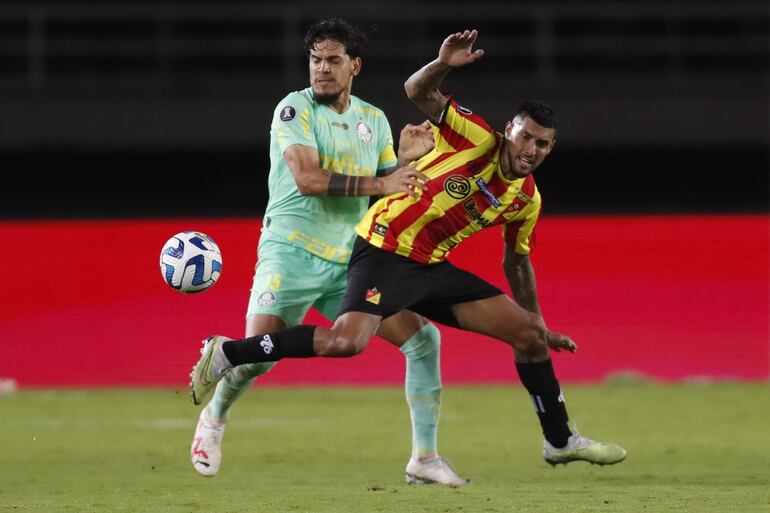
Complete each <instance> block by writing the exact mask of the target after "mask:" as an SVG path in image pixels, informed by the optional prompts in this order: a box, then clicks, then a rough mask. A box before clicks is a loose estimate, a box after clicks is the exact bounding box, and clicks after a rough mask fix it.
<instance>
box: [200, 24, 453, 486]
mask: <svg viewBox="0 0 770 513" xmlns="http://www.w3.org/2000/svg"><path fill="white" fill-rule="evenodd" d="M364 39H365V37H364V34H363V33H362V32H361V31H360V30H359V29H358V28H357V27H355V26H353V25H351V24H350V23H348V22H346V21H345V20H341V19H339V18H331V19H328V20H322V21H320V22H318V23H316V24H314V25H313V26H312V27H310V29H309V30H308V32H307V34H306V36H305V40H304V47H305V51H306V52H307V56H308V67H309V75H310V87H307V88H306V89H303V90H301V91H295V92H292V93H289V94H288V95H287V96H286V97H285V98H283V99H282V100H281V101H280V102H279V103H278V105H277V106H276V108H275V113H274V116H273V121H272V124H271V129H270V163H271V166H270V173H269V176H268V189H269V192H270V199H269V201H268V205H267V209H266V211H265V218H264V223H263V228H262V235H261V237H260V240H259V248H258V254H259V258H258V262H257V267H256V271H255V274H254V280H253V286H252V291H251V297H250V299H249V305H248V309H247V316H246V336H253V335H255V334H258V333H265V332H268V331H277V330H280V329H283V328H287V327H288V328H290V327H292V326H297V325H298V324H300V323H301V322H302V320H303V318H304V317H305V314H306V313H307V311H308V310H309V309H310V307H311V306H312V307H315V308H316V310H318V311H319V312H320V313H321V314H322V315H324V316H325V317H327V318H328V319H330V320H333V319H334V318H335V316H336V314H337V311H338V309H339V306H340V302H341V301H342V298H343V295H344V293H345V284H346V280H347V273H346V271H347V262H348V259H349V258H350V253H351V249H352V246H353V242H354V240H355V237H356V234H355V231H354V228H355V225H356V223H357V222H358V221H360V220H361V217H362V216H363V215H364V214H365V213H366V209H367V208H368V204H369V196H375V195H387V194H391V193H394V192H404V193H406V194H410V195H414V196H417V195H418V192H417V191H418V189H421V188H422V186H421V184H420V182H419V181H418V179H420V178H424V175H422V173H419V172H418V171H416V170H415V167H414V165H406V164H408V163H409V162H410V161H412V160H414V159H417V158H419V157H421V156H423V155H425V154H426V153H427V152H428V151H429V150H430V149H431V148H432V147H433V138H432V137H431V135H430V128H429V127H428V126H424V127H423V126H422V125H418V126H414V125H407V127H405V128H404V130H402V132H401V139H400V141H399V148H398V156H397V155H396V154H395V152H394V149H393V139H392V135H391V131H390V126H389V124H388V120H387V118H386V117H385V114H384V112H382V110H380V109H378V108H377V107H375V106H374V105H372V104H370V103H367V102H365V101H363V100H361V99H360V98H358V97H356V96H354V95H353V94H352V85H353V79H354V77H356V76H357V75H358V74H359V72H360V70H361V65H362V60H361V52H362V46H363V43H364ZM377 334H378V335H379V336H380V337H382V338H384V339H385V340H387V341H388V342H391V343H392V344H394V345H396V346H398V347H399V349H400V351H401V352H402V353H403V354H404V356H405V358H406V380H405V386H404V388H405V394H406V399H407V402H408V404H409V412H410V417H411V420H412V454H411V457H410V459H409V461H408V463H407V466H406V478H407V481H409V482H410V483H417V484H424V483H441V484H447V485H462V484H465V483H466V482H467V480H466V479H464V478H462V477H460V476H459V475H457V473H456V472H455V471H454V469H453V468H452V467H451V465H450V464H449V463H448V462H447V461H446V460H445V459H443V458H442V457H441V456H440V455H439V454H438V447H437V429H438V421H439V410H440V402H441V374H440V370H441V369H440V364H439V346H440V338H439V331H438V329H437V328H436V327H435V326H434V325H433V324H431V323H429V322H427V321H426V320H425V319H423V318H422V317H420V316H419V315H417V314H415V313H414V312H409V311H404V312H401V313H399V314H398V315H395V316H392V317H391V318H390V319H388V320H387V321H385V322H383V323H382V325H381V326H380V327H379V330H378V332H377ZM274 365H275V364H274V363H271V362H268V363H264V362H263V363H254V364H253V365H242V366H240V367H239V368H238V369H237V370H235V371H233V372H230V373H228V375H227V377H226V379H223V380H222V381H221V382H220V383H219V384H218V385H217V388H216V392H215V393H214V395H213V397H212V399H211V401H209V403H208V404H207V405H206V406H205V407H204V408H203V409H202V410H201V412H200V415H199V420H198V424H197V426H196V429H195V434H194V435H193V441H192V444H191V446H190V460H191V462H192V464H193V467H194V468H195V470H196V471H197V472H198V473H199V474H201V475H203V476H208V477H211V476H214V475H216V474H217V473H218V472H219V469H220V466H221V464H222V439H223V436H224V430H225V427H226V426H227V421H228V416H229V412H230V409H231V408H232V406H233V405H234V404H235V403H236V401H237V399H238V398H239V397H240V396H241V395H242V394H243V393H244V392H245V391H246V390H248V388H249V387H250V386H251V383H252V382H253V381H254V379H255V378H257V377H259V376H261V375H263V374H265V373H266V372H268V371H270V370H271V369H272V367H273V366H274ZM193 399H194V402H195V404H201V401H202V399H203V396H202V395H201V396H194V398H193Z"/></svg>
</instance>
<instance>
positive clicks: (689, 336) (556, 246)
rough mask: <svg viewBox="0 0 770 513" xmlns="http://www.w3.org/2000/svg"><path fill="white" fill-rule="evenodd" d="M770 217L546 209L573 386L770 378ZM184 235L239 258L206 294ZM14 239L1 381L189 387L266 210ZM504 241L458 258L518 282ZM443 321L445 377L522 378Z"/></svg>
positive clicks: (324, 379) (14, 228) (546, 262)
mask: <svg viewBox="0 0 770 513" xmlns="http://www.w3.org/2000/svg"><path fill="white" fill-rule="evenodd" d="M769 227H770V224H769V223H768V218H767V216H764V215H752V216H644V217H634V216H628V217H547V216H546V217H545V218H544V219H543V220H542V221H541V223H540V224H539V225H538V246H537V249H536V250H535V253H534V254H533V261H534V263H535V269H536V272H537V277H538V284H539V290H540V299H541V304H542V307H543V311H544V314H545V318H546V321H547V322H548V325H549V327H551V328H552V329H555V330H557V331H561V332H563V333H566V334H568V335H570V336H572V338H573V339H574V340H575V341H576V342H577V343H578V346H579V349H578V352H577V354H574V355H556V356H555V361H556V366H557V371H558V374H559V376H560V377H561V379H562V381H593V380H598V379H602V378H604V377H606V376H607V375H609V374H613V373H616V372H624V371H634V372H639V373H644V374H645V375H648V376H651V377H656V378H661V379H666V380H674V379H681V378H692V377H711V378H717V379H723V378H740V379H766V378H768V374H769V373H770V369H769V367H770V353H769V346H770V335H769V333H768V329H769V328H768V326H769V321H768V317H769V313H768V312H769V310H770V305H769V302H768V295H769V290H770V288H769V287H770V279H769V276H768V274H769V270H768V268H769V262H770V255H769V254H768V247H769V245H770V244H769V239H768V233H769ZM183 230H198V231H203V232H205V233H207V234H208V235H210V236H211V237H213V238H214V239H215V240H216V241H217V243H218V244H219V247H220V249H221V250H222V253H223V262H224V268H223V273H222V277H221V279H220V281H219V282H218V283H217V284H216V285H215V286H214V287H213V288H212V289H210V290H208V291H206V292H204V293H201V294H196V295H189V296H187V295H183V294H180V293H178V292H175V291H173V290H171V289H170V288H168V287H167V286H166V285H165V283H164V282H163V280H162V279H161V275H160V270H159V266H158V254H159V251H160V248H161V246H162V245H163V243H164V242H165V241H166V240H167V239H168V238H169V237H170V236H171V235H173V234H175V233H177V232H179V231H183ZM0 236H2V239H3V240H4V241H5V244H4V247H5V251H4V255H3V271H2V284H3V285H2V290H3V293H2V299H0V304H1V305H2V307H1V308H0V347H1V348H2V355H3V357H2V358H0V378H14V379H16V380H17V381H18V382H19V384H20V385H21V386H91V385H97V386H113V385H140V386H154V385H169V386H181V385H184V383H186V380H187V374H188V372H189V368H190V366H191V365H192V364H193V363H194V362H195V360H196V358H197V355H198V349H199V345H200V344H199V341H200V340H201V339H202V338H204V337H206V336H208V335H210V334H225V335H229V336H231V337H237V336H239V335H241V334H242V332H243V320H244V315H245V308H246V302H247V299H248V294H249V288H250V285H251V275H252V272H253V266H254V260H255V248H256V244H257V240H258V236H259V221H258V220H257V219H178V220H163V221H155V220H141V221H90V222H89V221H72V222H70V221H61V222H51V221H46V222H2V223H0ZM501 247H502V243H501V240H500V234H499V231H498V230H487V231H486V232H483V233H481V234H478V235H476V236H475V237H474V238H472V239H471V240H470V241H468V242H467V243H466V244H464V245H463V246H462V247H460V248H458V249H457V250H456V251H455V252H454V254H453V258H452V259H453V261H454V262H455V263H456V264H457V265H459V266H460V267H465V268H468V269H471V270H473V271H474V272H476V273H477V274H480V275H481V276H483V277H485V278H486V279H488V280H489V281H491V282H492V283H495V284H497V285H499V286H501V287H504V289H505V290H507V285H506V284H505V281H504V278H503V275H502V271H501V269H500V261H501ZM310 320H311V321H318V320H319V317H318V316H317V315H315V314H311V317H310ZM323 322H324V323H325V324H326V321H323ZM441 330H442V336H443V349H442V367H443V375H444V381H445V383H468V382H471V383H473V382H503V381H511V380H514V379H516V378H515V369H514V366H513V359H512V355H511V351H510V349H508V348H507V346H504V345H503V344H501V343H499V342H496V341H493V340H491V339H488V338H486V337H482V336H476V335H471V334H466V333H462V332H459V331H457V330H452V329H449V328H446V327H441ZM402 362H403V358H402V357H401V355H400V354H399V353H398V351H397V350H396V349H394V348H392V347H390V346H388V345H387V344H386V343H385V342H383V341H381V340H375V341H374V342H372V343H371V344H370V346H369V348H368V349H367V351H366V352H365V353H364V354H362V355H360V356H358V357H356V358H354V359H352V360H321V359H315V360H301V361H285V362H281V364H280V365H279V366H278V367H276V369H275V370H274V371H273V372H271V373H270V374H268V375H267V376H265V377H264V378H262V379H261V380H260V382H261V383H266V384H298V383H326V384H331V383H368V384H373V383H377V384H396V383H400V382H401V381H402V379H403V363H402Z"/></svg>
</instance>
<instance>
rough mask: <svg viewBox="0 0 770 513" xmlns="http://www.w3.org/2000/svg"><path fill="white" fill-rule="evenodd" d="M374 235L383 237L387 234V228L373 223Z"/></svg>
mask: <svg viewBox="0 0 770 513" xmlns="http://www.w3.org/2000/svg"><path fill="white" fill-rule="evenodd" d="M374 233H376V234H378V235H382V236H383V237H384V236H385V234H386V233H388V227H387V226H385V225H384V224H380V223H374Z"/></svg>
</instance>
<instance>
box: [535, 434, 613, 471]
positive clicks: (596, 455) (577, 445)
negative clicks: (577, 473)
mask: <svg viewBox="0 0 770 513" xmlns="http://www.w3.org/2000/svg"><path fill="white" fill-rule="evenodd" d="M543 458H545V461H546V463H549V464H550V465H551V466H553V467H555V466H556V465H558V464H559V463H562V464H564V465H566V464H567V463H569V462H571V461H587V462H589V463H591V464H595V465H614V464H615V463H620V462H621V461H623V460H624V459H625V458H626V450H625V449H623V448H622V447H621V446H619V445H617V444H613V443H605V442H595V441H593V440H590V439H588V438H583V437H582V436H580V435H579V434H577V433H575V434H573V435H572V436H570V437H569V440H567V445H566V446H564V447H562V448H561V449H557V448H556V447H554V446H553V445H551V444H550V443H548V440H544V441H543Z"/></svg>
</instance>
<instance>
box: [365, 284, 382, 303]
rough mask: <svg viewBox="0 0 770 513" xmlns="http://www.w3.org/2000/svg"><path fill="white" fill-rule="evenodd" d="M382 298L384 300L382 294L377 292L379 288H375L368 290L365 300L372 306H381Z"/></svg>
mask: <svg viewBox="0 0 770 513" xmlns="http://www.w3.org/2000/svg"><path fill="white" fill-rule="evenodd" d="M381 298H382V293H381V292H380V291H379V290H377V287H374V288H373V289H368V290H367V291H366V298H365V299H366V300H367V301H369V302H370V303H372V304H375V305H379V304H380V299H381Z"/></svg>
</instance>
